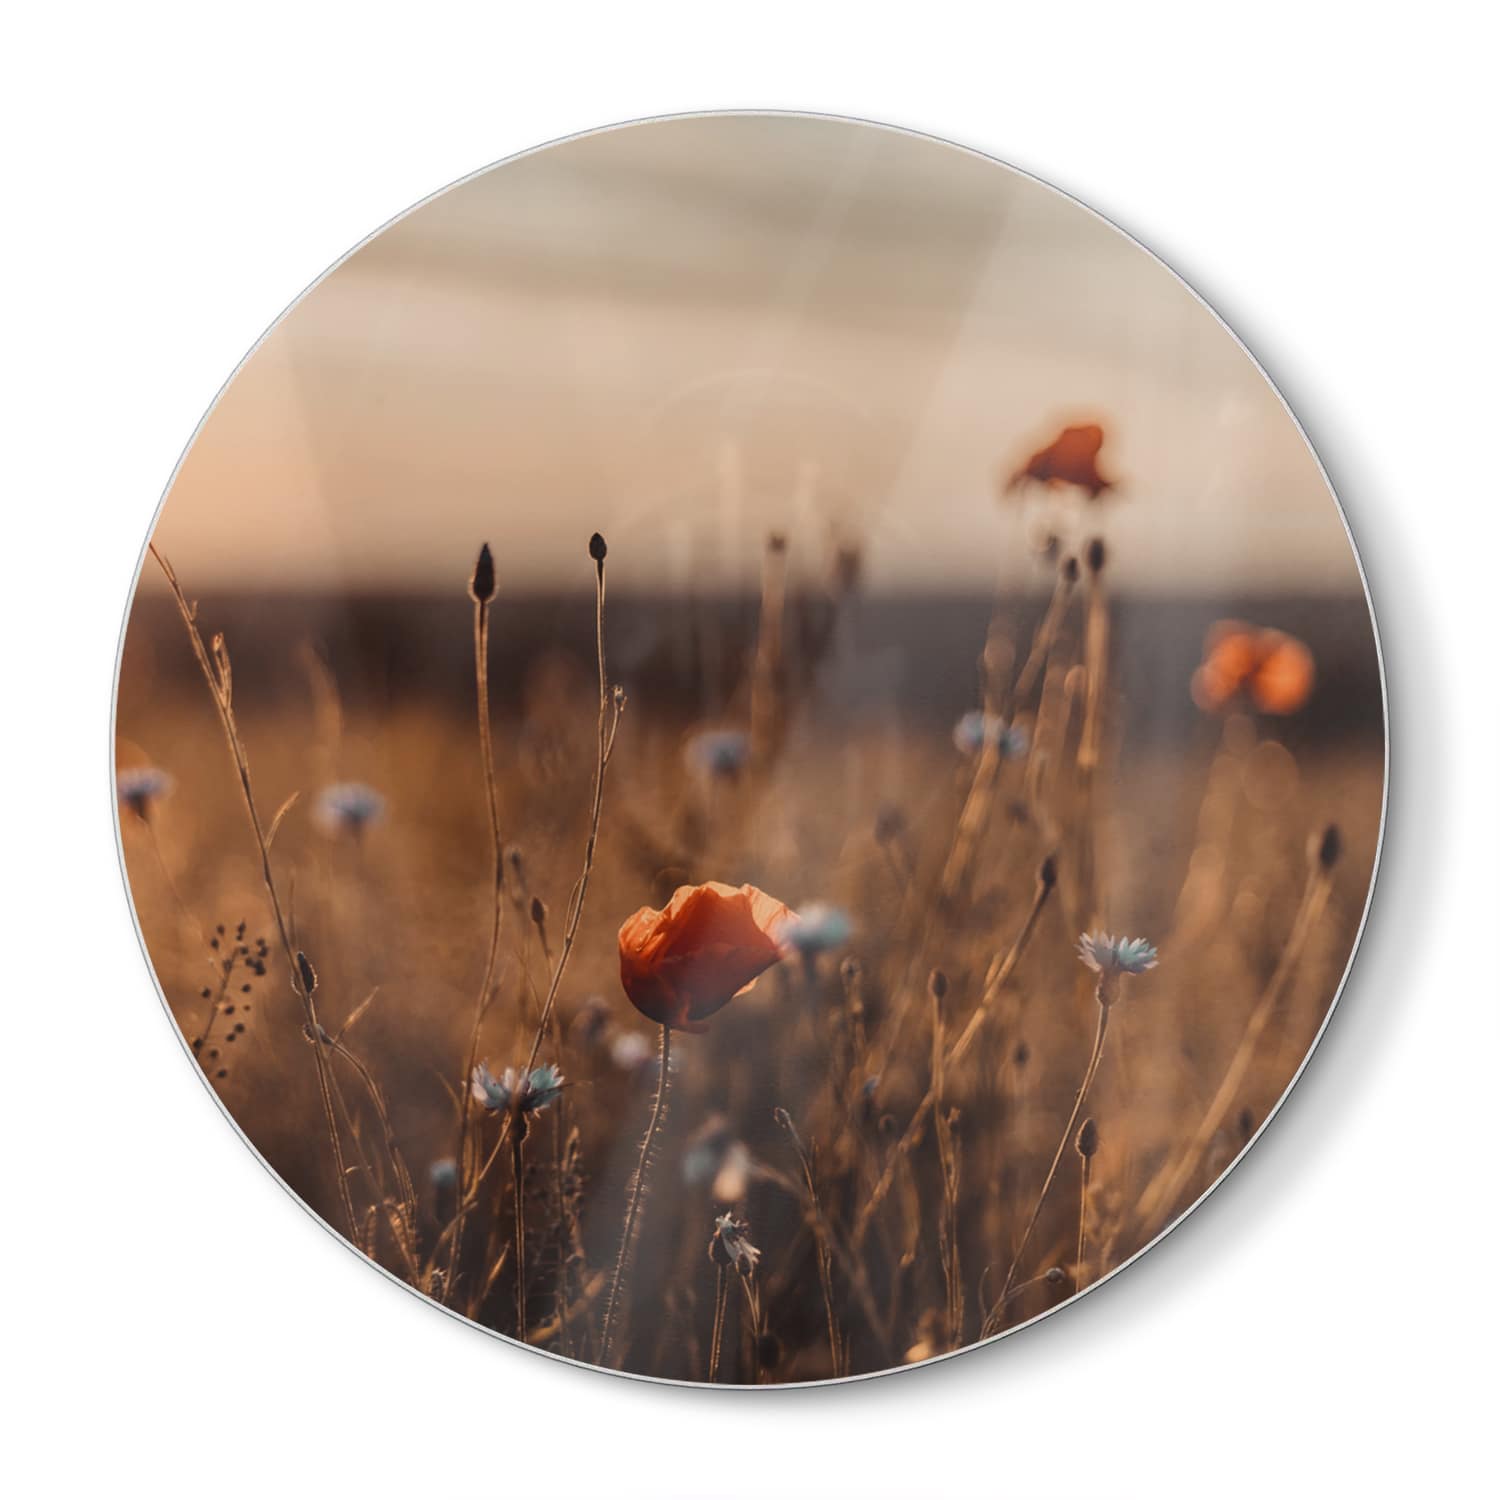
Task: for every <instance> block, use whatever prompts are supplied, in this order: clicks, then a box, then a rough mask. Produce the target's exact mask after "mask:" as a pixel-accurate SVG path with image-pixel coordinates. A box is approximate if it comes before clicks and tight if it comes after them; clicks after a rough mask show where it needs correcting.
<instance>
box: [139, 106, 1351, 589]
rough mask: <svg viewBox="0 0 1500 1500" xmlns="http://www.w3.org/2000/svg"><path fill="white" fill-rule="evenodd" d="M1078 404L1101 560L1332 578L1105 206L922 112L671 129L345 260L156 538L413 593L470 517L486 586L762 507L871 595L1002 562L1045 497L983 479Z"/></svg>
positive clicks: (1151, 272) (488, 189)
mask: <svg viewBox="0 0 1500 1500" xmlns="http://www.w3.org/2000/svg"><path fill="white" fill-rule="evenodd" d="M1077 418H1086V419H1091V420H1098V421H1100V422H1101V423H1103V424H1104V426H1105V428H1106V431H1107V433H1108V441H1107V442H1106V445H1105V448H1104V452H1103V454H1102V456H1101V459H1100V467H1101V469H1102V470H1103V471H1104V472H1105V473H1107V474H1109V475H1111V476H1114V477H1117V478H1118V479H1119V481H1120V491H1119V498H1118V499H1116V500H1114V501H1113V502H1112V503H1107V504H1106V506H1105V507H1104V508H1103V520H1102V526H1103V529H1104V533H1105V535H1106V536H1107V537H1108V538H1109V541H1110V545H1111V554H1112V557H1113V559H1114V561H1115V565H1116V576H1117V578H1118V580H1119V581H1120V582H1121V583H1122V584H1123V585H1125V586H1130V587H1134V588H1138V589H1142V590H1157V589H1163V590H1168V591H1171V590H1182V591H1185V592H1194V593H1202V592H1211V591H1215V590H1221V589H1231V590H1232V589H1238V588H1252V589H1271V590H1276V589H1287V590H1298V591H1301V590H1315V591H1329V592H1338V593H1344V592H1354V591H1357V589H1358V587H1359V580H1358V574H1357V571H1356V568H1355V565H1354V560H1353V556H1352V553H1351V552H1350V549H1349V546H1348V543H1347V540H1346V537H1345V533H1344V528H1343V524H1342V522H1341V520H1340V518H1339V515H1338V512H1337V509H1336V507H1335V505H1334V502H1333V499H1332V497H1331V495H1330V493H1329V491H1328V489H1327V487H1326V485H1325V484H1324V482H1323V480H1322V478H1321V476H1320V474H1319V472H1318V468H1317V465H1316V463H1315V461H1314V459H1313V457H1312V455H1311V453H1310V452H1309V450H1308V448H1307V445H1306V443H1305V442H1304V440H1303V439H1302V437H1301V435H1300V433H1299V432H1298V431H1297V429H1296V427H1295V425H1294V424H1293V422H1292V421H1291V419H1290V418H1289V417H1288V416H1287V415H1286V413H1285V410H1284V408H1283V407H1282V405H1281V402H1280V400H1279V398H1278V397H1277V396H1276V394H1275V392H1274V391H1273V390H1272V389H1271V388H1270V386H1269V385H1268V384H1267V383H1266V381H1265V380H1264V378H1263V377H1262V376H1261V375H1260V373H1259V372H1258V371H1257V369H1256V368H1255V366H1254V365H1253V363H1252V362H1251V361H1250V359H1249V357H1248V356H1247V355H1245V354H1244V353H1243V352H1242V351H1241V350H1240V348H1239V347H1238V345H1237V344H1236V343H1235V342H1234V340H1233V339H1232V338H1231V337H1230V335H1229V334H1228V333H1226V332H1225V331H1224V330H1223V328H1222V327H1221V326H1220V325H1219V324H1218V322H1217V320H1216V319H1215V318H1214V317H1213V315H1212V314H1211V313H1210V312H1209V311H1208V310H1207V309H1206V308H1205V307H1204V306H1203V305H1202V304H1201V303H1199V302H1198V301H1197V299H1196V298H1195V297H1193V295H1192V294H1191V293H1190V292H1189V291H1187V290H1186V289H1185V288H1184V287H1183V286H1182V285H1181V284H1180V283H1179V282H1178V281H1177V280H1176V279H1175V278H1174V277H1173V276H1172V275H1171V273H1170V272H1168V271H1167V270H1166V269H1165V268H1163V267H1162V266H1161V265H1160V264H1159V263H1158V262H1157V261H1156V260H1154V259H1153V258H1152V257H1151V256H1150V255H1149V254H1147V253H1146V252H1145V251H1143V250H1141V249H1139V248H1138V247H1137V246H1136V245H1135V244H1133V243H1132V242H1131V241H1130V240H1128V239H1127V238H1125V236H1123V235H1122V234H1120V233H1119V232H1118V231H1117V230H1115V229H1113V228H1111V227H1110V226H1109V225H1107V224H1105V223H1104V222H1103V221H1102V220H1100V219H1098V218H1096V217H1094V216H1093V215H1092V214H1090V213H1089V212H1088V211H1086V210H1084V209H1082V208H1080V207H1078V206H1077V205H1076V204H1074V203H1072V202H1071V201H1069V200H1068V199H1066V198H1064V197H1063V196H1061V195H1060V194H1058V193H1056V192H1054V191H1052V190H1051V189H1049V188H1046V187H1044V186H1041V185H1040V184H1037V183H1035V182H1033V181H1031V180H1030V179H1028V178H1026V177H1024V176H1022V175H1020V174H1018V173H1015V172H1013V171H1011V170H1010V169H1008V168H1006V167H1004V166H1001V165H999V164H997V163H995V162H993V161H989V160H986V159H984V158H982V157H978V156H975V155H973V154H971V153H968V152H965V151H962V150H960V149H957V148H955V147H952V146H946V145H943V144H941V143H938V142H935V141H932V140H928V139H924V138H921V137H916V136H909V135H903V134H901V133H898V132H895V131H890V130H883V129H879V128H877V127H872V126H866V125H856V124H850V123H846V122H843V121H835V120H823V119H809V118H798V117H785V116H780V117H777V116H718V117H708V118H698V119H681V120H668V121H660V122H655V123H650V124H644V125H636V126H628V127H624V128H621V129H618V130H614V131H609V132H605V133H601V134H596V135H590V136H585V137H583V138H580V139H577V140H573V141H569V142H567V143H565V144H562V145H558V146H553V147H549V148H547V149H545V150H542V151H538V152H535V153H533V154H532V155H529V156H526V157H523V158H520V159H518V160H515V161H512V162H510V163H507V164H503V165H501V166H497V167H494V168H492V169H490V170H489V171H487V172H485V173H483V174H482V175H480V176H478V177H476V178H474V179H472V180H470V181H468V182H466V183H464V184H463V185H461V186H459V187H455V188H451V189H449V190H448V191H447V192H445V193H443V194H442V195H440V196H439V197H437V198H436V199H434V200H433V201H432V202H430V203H428V204H426V205H424V206H423V207H421V208H418V209H416V210H415V211H413V212H412V213H411V214H409V215H408V216H407V217H405V218H404V219H402V220H401V221H400V222H399V223H397V224H396V225H394V226H393V227H391V228H390V229H388V230H386V231H385V232H384V233H383V234H381V235H379V236H378V237H377V238H375V239H374V240H373V241H372V242H371V243H370V244H368V245H367V246H365V247H364V248H363V249H362V250H360V251H358V252H357V253H356V254H355V255H353V256H352V257H351V258H350V259H349V260H347V261H345V262H344V263H343V264H342V265H341V266H340V267H339V268H338V269H337V270H335V271H333V272H332V273H331V274H330V275H329V276H327V277H326V278H325V279H324V280H323V281H322V282H320V283H319V284H318V286H317V287H315V288H314V289H313V290H312V291H311V292H310V293H309V294H308V295H307V296H306V297H304V298H303V299H302V300H301V301H300V302H298V303H297V304H296V306H295V307H293V308H292V309H291V311H290V312H288V313H287V315H286V316H285V317H284V318H283V319H282V320H281V322H280V323H278V324H277V326H276V327H275V329H274V330H273V331H272V332H271V334H270V335H269V336H268V337H267V339H266V340H265V342H264V343H263V344H262V345H261V346H260V348H259V349H258V350H257V352H256V353H255V355H254V356H253V357H252V358H251V360H250V361H249V363H248V364H247V365H246V366H245V368H244V369H243V370H242V371H241V373H240V374H239V376H238V377H237V379H236V380H235V381H234V383H233V384H232V385H231V386H230V388H229V390H228V391H227V393H226V394H225V396H224V398H223V400H222V401H221V402H220V404H219V405H218V407H217V408H216V409H215V411H214V412H213V414H212V415H211V416H210V417H209V419H208V421H207V423H206V424H205V426H204V428H203V431H202V433H201V434H200V435H199V437H198V439H197V441H196V443H195V444H194V446H193V448H192V450H191V452H190V453H189V455H188V457H187V460H186V461H185V463H184V465H183V468H182V471H181V473H180V474H179V476H178V479H177V482H176V485H175V486H174V488H173V490H172V493H171V495H170V497H169V498H168V501H167V504H166V508H165V510H164V511H163V516H162V521H161V523H160V526H159V529H158V533H157V540H158V544H159V545H160V546H162V547H163V548H164V550H165V551H166V552H167V553H168V555H169V556H170V557H171V559H172V561H173V562H174V564H175V565H176V567H177V569H178V571H179V573H180V574H181V575H182V576H183V579H184V582H185V584H187V585H188V586H189V588H190V591H191V588H192V587H194V586H204V587H207V586H211V585H214V584H228V583H232V584H234V585H237V586H241V587H267V588H300V587H304V586H312V587H327V586H330V585H332V586H334V587H341V586H346V585H347V586H358V587H396V588H411V589H426V588H430V587H433V586H435V585H436V586H441V585H444V584H450V583H452V582H453V581H454V580H455V578H456V579H458V580H459V581H460V582H461V581H462V579H463V577H464V576H465V575H466V573H467V570H468V567H469V565H470V563H471V561H472V556H473V552H474V550H475V548H476V546H477V544H478V543H479V542H480V541H481V540H486V539H487V540H489V541H490V542H491V544H492V545H493V547H494V550H495V554H496V559H497V565H498V569H499V574H500V579H501V585H502V587H508V588H511V589H513V590H517V591H522V590H526V589H530V588H537V589H544V588H550V587H554V586H556V585H557V584H558V583H560V582H565V581H571V582H574V583H581V584H583V585H584V586H586V585H587V581H588V576H589V575H588V573H587V561H586V557H585V554H584V544H585V542H586V540H587V537H588V535H589V533H590V532H592V531H594V530H595V529H598V530H601V531H603V532H604V534H605V535H606V537H607V538H608V540H609V544H610V566H611V569H612V577H613V579H614V581H615V584H616V586H625V587H631V586H635V587H641V588H656V587H673V586H675V587H688V586H690V585H693V586H697V587H699V588H705V587H712V586H714V585H716V584H737V583H740V582H742V581H744V580H746V579H747V578H749V577H750V576H752V575H753V573H754V571H755V569H756V567H757V566H758V558H759V554H760V548H761V541H762V539H763V537H764V534H765V532H766V531H767V530H768V529H778V530H782V531H786V532H787V533H789V536H790V540H791V549H792V555H793V557H794V558H795V559H796V560H797V564H798V566H799V567H801V568H803V569H805V570H807V571H809V572H817V571H819V570H821V569H822V568H823V567H824V564H825V560H826V555H827V552H828V545H829V538H830V536H831V535H833V534H835V533H836V534H837V535H839V536H841V537H844V538H848V539H851V540H855V541H857V542H859V543H860V544H861V545H862V546H863V548H864V555H865V564H866V577H867V579H868V581H869V583H870V584H871V586H872V587H874V588H877V589H902V588H928V587H932V586H943V585H951V586H953V587H955V588H964V589H968V588H972V587H974V586H981V587H989V586H991V585H993V584H995V583H996V582H997V581H999V582H1002V583H1003V582H1004V581H1006V580H1007V579H1015V578H1020V577H1023V576H1027V575H1028V574H1029V566H1028V564H1027V563H1026V561H1025V558H1024V547H1023V542H1024V537H1025V534H1026V531H1027V529H1028V527H1029V526H1030V525H1032V524H1033V523H1035V522H1036V520H1037V519H1038V518H1037V516H1036V515H1035V514H1034V513H1028V514H1027V515H1026V516H1023V515H1022V514H1021V513H1020V511H1019V509H1018V508H1017V507H1016V506H1015V505H1014V504H1012V505H1010V506H1002V505H1001V504H1000V503H998V502H997V499H996V484H995V477H996V474H997V473H999V472H1001V471H1005V470H1009V469H1011V468H1014V467H1015V466H1016V465H1017V464H1019V463H1020V462H1021V461H1022V460H1024V458H1025V457H1026V456H1027V454H1029V453H1030V452H1031V451H1032V450H1034V449H1035V448H1037V447H1040V446H1041V445H1042V444H1043V443H1045V442H1046V441H1048V440H1050V438H1051V437H1053V436H1054V435H1055V433H1056V431H1057V430H1058V428H1059V427H1060V426H1062V425H1063V423H1064V422H1066V421H1068V420H1073V419H1077ZM1096 514H1097V513H1096ZM247 524H253V528H254V536H255V545H254V546H253V547H247V546H246V544H245V538H246V534H247V533H246V526H247ZM1090 524H1091V526H1092V525H1095V524H1099V523H1095V522H1091V523H1090ZM146 576H147V577H149V576H150V573H149V571H148V573H147V575H146Z"/></svg>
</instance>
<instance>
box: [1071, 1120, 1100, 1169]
mask: <svg viewBox="0 0 1500 1500" xmlns="http://www.w3.org/2000/svg"><path fill="white" fill-rule="evenodd" d="M1074 1144H1075V1145H1076V1146H1077V1148H1078V1154H1079V1155H1080V1156H1081V1157H1082V1158H1083V1159H1084V1160H1085V1161H1087V1160H1088V1159H1089V1158H1090V1157H1091V1156H1093V1154H1094V1153H1095V1152H1096V1151H1097V1150H1098V1149H1099V1127H1098V1125H1096V1124H1095V1123H1094V1117H1093V1116H1092V1115H1090V1116H1089V1117H1088V1119H1086V1120H1085V1121H1084V1122H1083V1124H1082V1125H1080V1126H1079V1127H1078V1139H1077V1141H1076V1142H1075V1143H1074Z"/></svg>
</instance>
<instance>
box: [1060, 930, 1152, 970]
mask: <svg viewBox="0 0 1500 1500" xmlns="http://www.w3.org/2000/svg"><path fill="white" fill-rule="evenodd" d="M1078 956H1079V958H1080V959H1082V960H1083V962H1084V964H1085V965H1086V966H1087V967H1088V968H1090V969H1092V970H1093V971H1094V973H1096V974H1097V975H1099V976H1100V978H1101V979H1108V978H1111V977H1112V976H1114V975H1116V974H1144V973H1145V972H1146V970H1147V969H1154V968H1155V967H1156V945H1155V944H1154V943H1148V942H1147V941H1146V939H1145V938H1128V937H1111V936H1110V935H1109V933H1107V932H1085V933H1084V934H1082V936H1080V937H1079V939H1078Z"/></svg>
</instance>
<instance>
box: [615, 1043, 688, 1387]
mask: <svg viewBox="0 0 1500 1500" xmlns="http://www.w3.org/2000/svg"><path fill="white" fill-rule="evenodd" d="M671 1055H672V1028H671V1027H670V1026H663V1027H662V1029H661V1063H660V1073H659V1076H658V1077H657V1080H656V1103H655V1105H654V1106H653V1107H652V1110H651V1123H650V1124H649V1125H648V1126H647V1127H646V1138H645V1140H643V1141H642V1142H641V1156H640V1160H639V1161H638V1162H637V1163H636V1166H635V1179H634V1181H633V1182H632V1183H631V1185H630V1203H629V1206H628V1207H627V1208H626V1210H625V1230H624V1233H623V1234H621V1236H620V1253H619V1256H618V1257H617V1258H616V1260H615V1274H614V1279H613V1280H612V1281H611V1282H610V1285H609V1301H608V1303H607V1304H606V1305H605V1309H604V1332H603V1334H602V1335H601V1337H600V1341H599V1363H600V1364H601V1365H604V1366H606V1367H608V1365H609V1350H610V1338H611V1336H612V1335H613V1333H614V1326H615V1309H616V1307H617V1306H618V1304H619V1300H620V1283H621V1281H623V1280H624V1279H625V1267H626V1263H627V1262H628V1261H629V1259H630V1249H631V1242H632V1241H633V1240H634V1239H635V1226H636V1221H637V1220H638V1218H639V1217H640V1211H641V1191H642V1189H643V1188H644V1187H645V1185H646V1172H647V1169H648V1168H649V1167H650V1165H651V1147H652V1146H653V1145H654V1144H655V1142H656V1132H657V1131H658V1130H659V1129H660V1128H661V1122H662V1116H663V1115H664V1114H665V1113H666V1108H667V1077H668V1064H669V1063H670V1062H671Z"/></svg>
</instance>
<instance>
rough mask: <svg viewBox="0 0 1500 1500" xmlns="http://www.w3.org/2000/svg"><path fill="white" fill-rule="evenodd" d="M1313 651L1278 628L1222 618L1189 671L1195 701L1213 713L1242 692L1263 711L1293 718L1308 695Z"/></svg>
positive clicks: (1209, 633) (1312, 674)
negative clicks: (1198, 661)
mask: <svg viewBox="0 0 1500 1500" xmlns="http://www.w3.org/2000/svg"><path fill="white" fill-rule="evenodd" d="M1314 675H1315V674H1314V670H1313V657H1312V652H1311V651H1309V650H1308V649H1307V647H1306V646H1304V645H1303V644H1302V642H1301V641H1299V640H1297V639H1296V637H1295V636H1290V635H1287V634H1286V633H1285V632H1284V631H1280V630H1264V629H1261V628H1260V627H1258V626H1255V625H1246V624H1245V623H1244V622H1243V621H1241V620H1220V621H1219V622H1218V624H1216V625H1215V626H1214V627H1213V628H1212V629H1211V630H1210V631H1209V632H1208V638H1207V640H1205V641H1204V643H1203V664H1202V665H1201V666H1200V667H1199V668H1198V670H1197V671H1196V672H1194V673H1193V702H1194V703H1196V704H1197V705H1198V707H1199V708H1201V709H1203V710H1204V712H1205V713H1217V712H1219V711H1220V710H1221V709H1223V708H1225V707H1227V706H1228V705H1229V704H1230V703H1232V702H1233V701H1234V700H1235V699H1236V698H1238V697H1239V696H1240V695H1241V694H1243V695H1244V696H1246V697H1247V698H1248V699H1249V700H1250V702H1251V703H1252V704H1253V705H1254V706H1255V707H1256V708H1258V709H1259V710H1260V711H1261V712H1262V713H1266V714H1294V713H1296V712H1297V710H1298V709H1299V708H1301V707H1302V705H1303V704H1304V703H1306V702H1307V700H1308V698H1309V697H1310V696H1311V694H1312V689H1313V679H1314Z"/></svg>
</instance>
